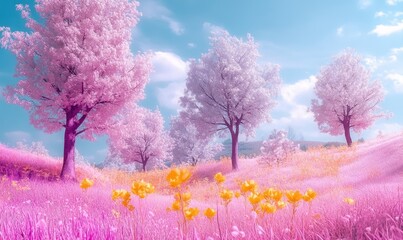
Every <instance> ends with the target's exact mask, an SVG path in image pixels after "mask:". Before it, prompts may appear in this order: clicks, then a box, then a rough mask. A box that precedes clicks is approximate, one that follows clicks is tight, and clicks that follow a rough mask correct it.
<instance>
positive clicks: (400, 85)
mask: <svg viewBox="0 0 403 240" xmlns="http://www.w3.org/2000/svg"><path fill="white" fill-rule="evenodd" d="M386 78H387V79H389V80H391V81H392V82H393V87H394V90H395V91H396V92H403V75H401V74H398V73H390V74H388V75H387V76H386Z"/></svg>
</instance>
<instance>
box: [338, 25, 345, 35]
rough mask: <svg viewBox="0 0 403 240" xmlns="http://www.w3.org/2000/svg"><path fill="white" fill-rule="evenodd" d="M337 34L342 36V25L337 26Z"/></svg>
mask: <svg viewBox="0 0 403 240" xmlns="http://www.w3.org/2000/svg"><path fill="white" fill-rule="evenodd" d="M336 34H337V36H343V34H344V28H343V27H338V28H337V30H336Z"/></svg>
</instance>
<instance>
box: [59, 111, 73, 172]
mask: <svg viewBox="0 0 403 240" xmlns="http://www.w3.org/2000/svg"><path fill="white" fill-rule="evenodd" d="M71 115H72V114H70V113H67V114H66V129H65V131H64V153H63V167H62V172H61V174H60V177H61V178H62V179H63V180H76V171H75V163H74V150H75V143H76V128H75V126H74V117H73V116H71Z"/></svg>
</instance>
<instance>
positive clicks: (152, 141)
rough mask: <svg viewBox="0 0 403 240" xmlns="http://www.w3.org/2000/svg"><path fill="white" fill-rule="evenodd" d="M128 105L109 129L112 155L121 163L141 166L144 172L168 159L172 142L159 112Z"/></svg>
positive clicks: (115, 118)
mask: <svg viewBox="0 0 403 240" xmlns="http://www.w3.org/2000/svg"><path fill="white" fill-rule="evenodd" d="M129 106H130V107H127V108H124V109H123V110H122V111H121V112H120V113H119V114H117V115H116V116H115V117H114V118H113V120H112V122H113V124H112V125H113V127H111V128H109V130H108V135H109V140H108V142H109V147H110V152H111V154H112V155H115V156H116V157H118V158H119V159H121V160H122V161H123V162H124V163H137V164H140V165H141V168H142V170H143V171H146V167H147V165H150V164H154V165H155V166H158V165H161V164H162V163H163V161H166V160H170V159H171V146H172V141H171V138H170V137H169V134H168V133H167V132H166V131H164V120H163V118H162V115H161V114H160V112H159V111H158V110H157V111H155V112H152V111H150V110H148V109H145V108H140V107H136V106H133V105H129Z"/></svg>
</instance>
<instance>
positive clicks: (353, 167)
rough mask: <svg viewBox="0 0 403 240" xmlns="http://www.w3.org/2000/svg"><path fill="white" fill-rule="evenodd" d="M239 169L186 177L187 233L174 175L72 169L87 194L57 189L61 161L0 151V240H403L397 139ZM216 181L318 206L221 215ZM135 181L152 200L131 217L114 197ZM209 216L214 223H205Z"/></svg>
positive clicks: (240, 201)
mask: <svg viewBox="0 0 403 240" xmlns="http://www.w3.org/2000/svg"><path fill="white" fill-rule="evenodd" d="M239 165H240V170H239V171H236V172H232V171H231V165H230V162H229V160H228V159H222V160H221V161H219V162H209V163H203V164H200V165H198V166H196V167H191V168H188V169H189V170H190V172H191V173H192V177H191V178H190V180H189V182H188V184H187V185H186V190H188V191H189V192H191V194H192V200H191V202H190V207H197V208H198V209H199V210H200V212H199V214H198V215H197V216H196V217H195V219H193V220H188V221H186V227H183V226H184V224H183V222H181V219H182V218H181V215H180V214H179V212H175V211H167V208H169V207H171V204H172V202H173V200H174V197H173V194H174V192H173V191H172V190H171V189H170V188H169V185H168V183H167V182H166V180H165V179H166V175H167V174H168V172H169V171H170V169H166V170H155V171H150V172H146V173H126V172H123V171H118V170H112V169H103V170H99V169H96V168H93V167H91V166H88V165H77V166H76V167H77V176H78V178H79V179H78V180H79V181H81V180H82V179H83V178H90V179H92V180H93V181H94V185H93V186H92V187H90V188H88V189H87V190H83V189H81V188H80V183H79V182H76V183H65V182H62V181H60V180H59V178H58V174H59V171H60V167H61V160H56V159H51V158H44V157H38V156H34V155H31V154H29V153H23V152H17V151H15V150H12V149H9V148H6V147H5V146H2V145H0V189H1V194H0V212H1V214H0V239H7V240H8V239H12V240H14V239H403V211H402V210H403V209H402V207H403V206H402V199H403V197H402V196H403V193H402V188H403V135H402V134H400V135H396V136H391V137H385V138H382V139H377V140H373V141H371V142H367V143H362V144H360V145H354V146H353V147H352V148H350V149H348V148H346V147H339V148H333V149H324V148H317V149H311V150H309V151H307V152H301V153H297V154H296V155H294V156H292V157H291V158H290V159H288V160H287V161H286V162H284V163H282V164H280V165H274V166H268V165H259V164H258V163H257V157H255V158H246V157H244V158H241V160H240V163H239ZM217 172H222V173H223V175H224V176H225V177H226V181H225V183H224V186H223V187H224V188H228V189H231V190H234V191H236V190H238V189H239V186H238V182H239V181H244V180H251V179H253V180H255V181H256V182H257V183H258V185H259V189H264V188H268V187H275V188H277V189H279V190H282V191H285V190H291V189H293V190H300V191H301V192H305V190H307V188H312V189H314V190H315V191H316V192H317V197H316V198H315V199H313V200H312V202H311V203H307V202H304V201H301V202H298V204H297V205H295V214H294V216H293V214H292V210H293V205H292V204H287V205H286V207H285V208H283V209H278V210H277V211H276V212H275V213H272V214H256V213H254V212H253V211H252V205H251V204H250V203H249V201H248V199H246V198H245V197H242V196H241V197H239V198H233V199H232V201H231V202H230V203H229V204H228V205H227V207H225V206H224V205H223V204H222V202H221V200H220V198H219V195H218V186H217V185H216V184H215V182H214V175H215V174H216V173H217ZM140 179H144V180H145V181H147V182H150V183H152V184H153V185H154V186H155V189H156V190H155V192H154V193H152V194H150V195H149V196H147V197H146V198H144V199H139V198H137V196H135V195H132V199H131V204H132V205H134V207H135V209H134V211H129V210H128V209H127V208H125V207H124V206H123V205H122V204H121V201H119V200H118V201H113V200H112V198H111V196H112V195H111V194H112V190H114V189H121V188H124V189H127V190H130V188H131V184H132V182H133V181H134V180H140ZM184 190H185V189H184ZM346 199H349V200H350V202H349V203H348V201H347V200H346ZM283 201H285V202H286V201H287V200H286V198H285V197H283ZM206 208H214V209H216V210H217V212H218V216H217V217H215V218H213V219H212V220H209V219H208V218H207V217H205V216H204V215H203V213H204V210H205V209H206ZM217 220H218V221H217Z"/></svg>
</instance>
